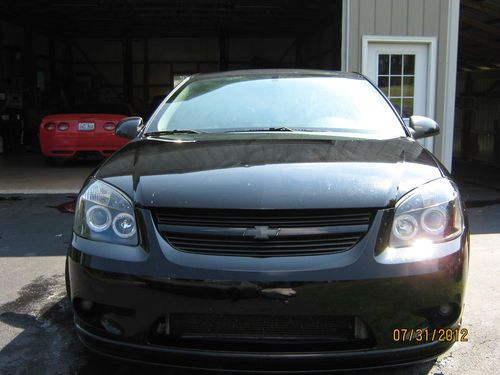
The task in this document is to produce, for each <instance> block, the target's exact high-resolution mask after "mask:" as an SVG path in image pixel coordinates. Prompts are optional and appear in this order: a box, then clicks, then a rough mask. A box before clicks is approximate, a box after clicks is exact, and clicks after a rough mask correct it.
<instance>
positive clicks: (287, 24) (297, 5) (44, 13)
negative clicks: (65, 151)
mask: <svg viewBox="0 0 500 375" xmlns="http://www.w3.org/2000/svg"><path fill="white" fill-rule="evenodd" d="M341 4H342V1H341V0H336V1H328V0H312V1H300V0H285V1H283V0H268V1H265V0H242V1H236V0H234V1H233V0H189V1H188V0H176V1H161V0H126V1H124V0H55V1H48V0H8V1H2V2H1V4H0V12H1V14H2V17H3V18H4V19H8V20H10V21H11V22H13V21H14V22H16V23H17V24H21V25H32V26H33V27H37V28H42V29H45V30H47V31H50V32H51V33H53V34H55V35H60V36H63V37H72V38H76V37H120V36H124V35H130V36H134V37H141V36H143V37H152V36H180V37H183V36H220V35H224V34H230V35H231V36H252V37H266V36H269V37H282V36H283V37H287V36H293V37H296V36H297V35H300V34H304V33H309V32H310V31H312V30H315V29H317V28H318V27H319V26H323V25H325V24H331V22H332V13H333V12H337V13H338V12H341Z"/></svg>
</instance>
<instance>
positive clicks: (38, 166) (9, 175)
mask: <svg viewBox="0 0 500 375" xmlns="http://www.w3.org/2000/svg"><path fill="white" fill-rule="evenodd" d="M97 165H99V162H98V161H72V162H70V163H68V164H67V165H64V166H61V167H51V166H48V165H47V164H46V163H45V160H44V159H43V157H42V156H41V155H40V154H37V153H25V152H17V153H10V154H4V155H0V194H33V193H40V194H44V193H47V194H64V193H77V192H78V191H79V190H80V188H81V186H82V183H83V181H84V180H85V178H86V177H87V176H88V175H89V174H90V172H92V171H93V170H94V168H95V167H96V166H97Z"/></svg>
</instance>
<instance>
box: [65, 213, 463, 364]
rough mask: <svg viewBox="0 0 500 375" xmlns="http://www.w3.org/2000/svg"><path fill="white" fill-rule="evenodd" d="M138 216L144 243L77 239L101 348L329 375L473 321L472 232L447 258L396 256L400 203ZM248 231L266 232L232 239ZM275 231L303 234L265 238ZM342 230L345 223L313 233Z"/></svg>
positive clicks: (90, 340) (79, 314)
mask: <svg viewBox="0 0 500 375" xmlns="http://www.w3.org/2000/svg"><path fill="white" fill-rule="evenodd" d="M135 214H136V219H137V223H138V232H139V233H140V236H139V237H140V239H139V242H138V245H136V246H127V245H123V244H111V243H107V244H105V245H103V243H101V242H97V241H93V240H89V239H85V238H82V237H80V236H78V235H76V234H75V235H74V237H73V241H72V246H71V251H70V255H69V275H70V284H71V300H72V304H73V307H74V311H75V322H76V325H77V328H78V332H79V335H80V337H81V339H82V341H83V343H84V344H85V345H87V346H88V347H90V348H91V349H93V350H96V351H98V352H100V353H104V354H107V355H112V356H117V357H122V358H127V359H132V360H138V361H146V362H152V363H163V364H168V365H172V366H181V367H191V368H209V369H217V370H236V371H245V370H248V371H299V372H300V371H311V372H318V371H321V370H331V369H338V368H364V367H377V366H391V365H398V364H403V363H411V362H416V361H422V360H428V359H431V358H434V357H436V356H437V355H439V354H441V353H443V352H444V351H446V350H447V349H448V348H449V347H451V345H452V343H453V340H444V339H443V340H439V337H435V338H434V339H433V340H431V339H430V338H429V337H427V338H425V337H423V338H422V337H417V336H418V335H417V332H427V333H426V335H427V336H428V335H429V333H430V334H432V333H434V334H436V332H437V330H440V329H450V330H456V329H458V328H459V327H460V319H461V314H462V308H463V299H464V288H465V281H466V274H467V264H468V238H467V234H466V233H467V232H466V231H464V232H463V234H461V235H460V236H458V237H456V238H455V239H453V240H451V241H448V242H444V243H440V244H437V245H435V250H436V251H437V252H441V253H442V254H446V255H445V256H440V257H435V258H433V259H429V260H423V261H416V262H405V263H399V264H397V263H394V264H387V263H383V262H382V261H383V260H382V258H379V256H378V255H377V251H379V250H380V249H383V248H385V247H386V246H387V243H386V242H384V241H387V239H388V237H389V236H390V234H389V233H388V231H389V230H390V227H391V223H392V220H393V216H394V209H392V208H389V209H369V210H366V209H365V210H362V209H356V210H345V209H341V210H314V211H310V210H305V211H302V212H300V211H299V210H293V211H289V210H285V211H284V210H278V211H276V210H272V211H269V210H261V211H260V212H255V211H251V212H248V210H243V211H241V210H239V211H238V210H220V209H219V210H213V209H212V210H207V209H205V210H190V209H172V210H165V209H157V208H137V209H136V211H135ZM214 222H215V223H216V224H213V223H214ZM264 222H267V223H270V224H271V225H270V226H261V225H259V224H262V223H264ZM207 223H208V224H207ZM210 223H211V225H210ZM231 223H232V224H231ZM234 223H239V224H234ZM273 223H274V224H273ZM332 223H335V225H332ZM213 225H216V226H213ZM311 225H314V226H313V227H311ZM239 227H249V228H257V229H256V230H253V231H251V232H250V236H251V237H250V236H248V237H244V236H238V237H236V236H231V234H233V233H230V232H231V229H232V230H235V228H239ZM272 227H279V228H281V231H283V232H284V233H285V234H286V233H289V234H292V235H291V236H290V237H289V238H286V237H283V238H285V240H283V239H282V238H281V239H280V237H279V236H277V237H272V238H259V236H261V237H266V233H267V232H269V233H270V234H272V233H273V232H272V231H271V230H269V229H268V228H272ZM332 227H336V228H338V229H339V230H337V231H336V232H335V233H326V234H325V233H314V234H312V231H311V230H310V229H311V228H314V230H316V231H318V228H323V229H324V228H332ZM175 228H177V231H175ZM200 228H202V229H203V230H205V231H207V232H206V233H204V234H200ZM221 228H223V229H224V233H219V231H221ZM262 228H264V229H262ZM287 231H288V232H287ZM294 231H295V232H296V233H295V234H294V233H293V232H294ZM330 231H331V230H330ZM331 232H333V231H331ZM262 233H264V234H262ZM299 233H300V234H299ZM304 233H308V234H310V236H308V235H304ZM282 241H286V242H282ZM213 244H217V245H213ZM292 244H293V245H292ZM217 252H222V254H221V253H217ZM263 252H271V253H272V254H270V255H269V254H268V255H266V256H263ZM294 252H295V254H294ZM382 252H383V251H382ZM401 332H403V335H402V334H401ZM403 336H404V337H403Z"/></svg>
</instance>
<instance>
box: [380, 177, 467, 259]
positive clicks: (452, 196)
mask: <svg viewBox="0 0 500 375" xmlns="http://www.w3.org/2000/svg"><path fill="white" fill-rule="evenodd" d="M463 231H464V218H463V213H462V206H461V204H460V196H459V194H458V190H457V189H456V187H455V185H454V184H453V183H452V182H451V181H450V180H448V179H446V178H442V179H439V180H435V181H432V182H429V183H427V184H425V185H423V186H421V187H419V188H417V189H415V190H413V191H411V192H410V193H408V194H406V195H405V196H404V197H402V198H401V199H400V200H399V202H398V203H397V204H396V208H395V212H394V219H393V222H392V227H391V234H390V239H389V247H388V248H387V249H385V250H384V251H383V252H382V254H380V257H379V258H380V259H379V260H381V261H383V262H384V263H401V262H409V261H418V260H426V259H430V258H435V257H437V256H439V254H437V253H436V244H440V243H444V242H449V241H452V240H453V239H455V238H457V237H458V236H460V235H461V234H462V233H463Z"/></svg>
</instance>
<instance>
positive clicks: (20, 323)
mask: <svg viewBox="0 0 500 375" xmlns="http://www.w3.org/2000/svg"><path fill="white" fill-rule="evenodd" d="M478 194H480V191H472V192H471V193H470V194H469V195H470V196H474V195H478ZM495 194H496V193H495V192H493V193H492V194H490V196H489V197H490V198H492V199H496V198H495V197H496V195H495ZM485 195H487V192H486V191H482V193H481V194H480V196H485ZM72 199H74V195H64V194H63V195H31V196H30V195H25V196H23V195H17V196H13V195H7V196H5V195H4V196H0V374H2V375H10V374H30V375H31V374H35V375H38V374H40V375H45V374H47V375H49V374H50V375H54V374H61V375H62V374H79V375H84V374H89V375H90V374H92V375H95V374H122V375H131V374H193V373H196V372H188V371H179V370H177V371H173V370H172V371H171V370H165V369H158V368H155V367H149V366H143V365H135V364H128V363H124V362H118V361H112V360H108V359H101V358H99V357H94V356H91V355H89V354H88V353H87V352H86V351H85V350H84V348H83V347H82V346H81V344H80V343H79V342H78V340H77V338H76V335H75V331H74V329H73V327H72V320H71V308H70V306H69V304H68V302H67V299H66V298H65V289H64V276H63V272H64V256H65V253H66V248H67V246H68V243H69V240H70V233H71V226H72V215H71V214H69V213H64V212H61V211H59V210H58V209H57V207H58V206H60V205H61V204H64V203H66V202H69V201H71V200H72ZM479 206H480V207H473V208H470V209H469V214H470V220H471V228H472V233H473V234H472V245H471V252H472V254H471V263H470V273H469V282H468V290H467V295H466V309H465V314H464V318H463V326H464V327H465V328H467V329H468V330H469V332H470V333H469V342H463V343H457V344H456V345H455V346H454V347H453V349H452V350H451V351H450V352H448V353H446V354H445V355H443V356H442V357H441V358H439V360H438V361H436V362H435V363H427V364H423V365H420V366H413V367H410V368H402V369H393V370H380V371H369V372H357V374H377V375H382V374H389V375H403V374H413V375H417V374H435V375H442V374H445V375H448V374H453V375H455V374H493V373H496V372H497V366H498V362H499V359H500V347H499V346H498V340H499V339H500V326H499V325H498V322H497V319H498V316H499V314H500V283H499V282H498V275H499V264H500V210H499V208H500V206H499V205H498V204H496V205H495V204H494V205H491V204H480V205H479Z"/></svg>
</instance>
